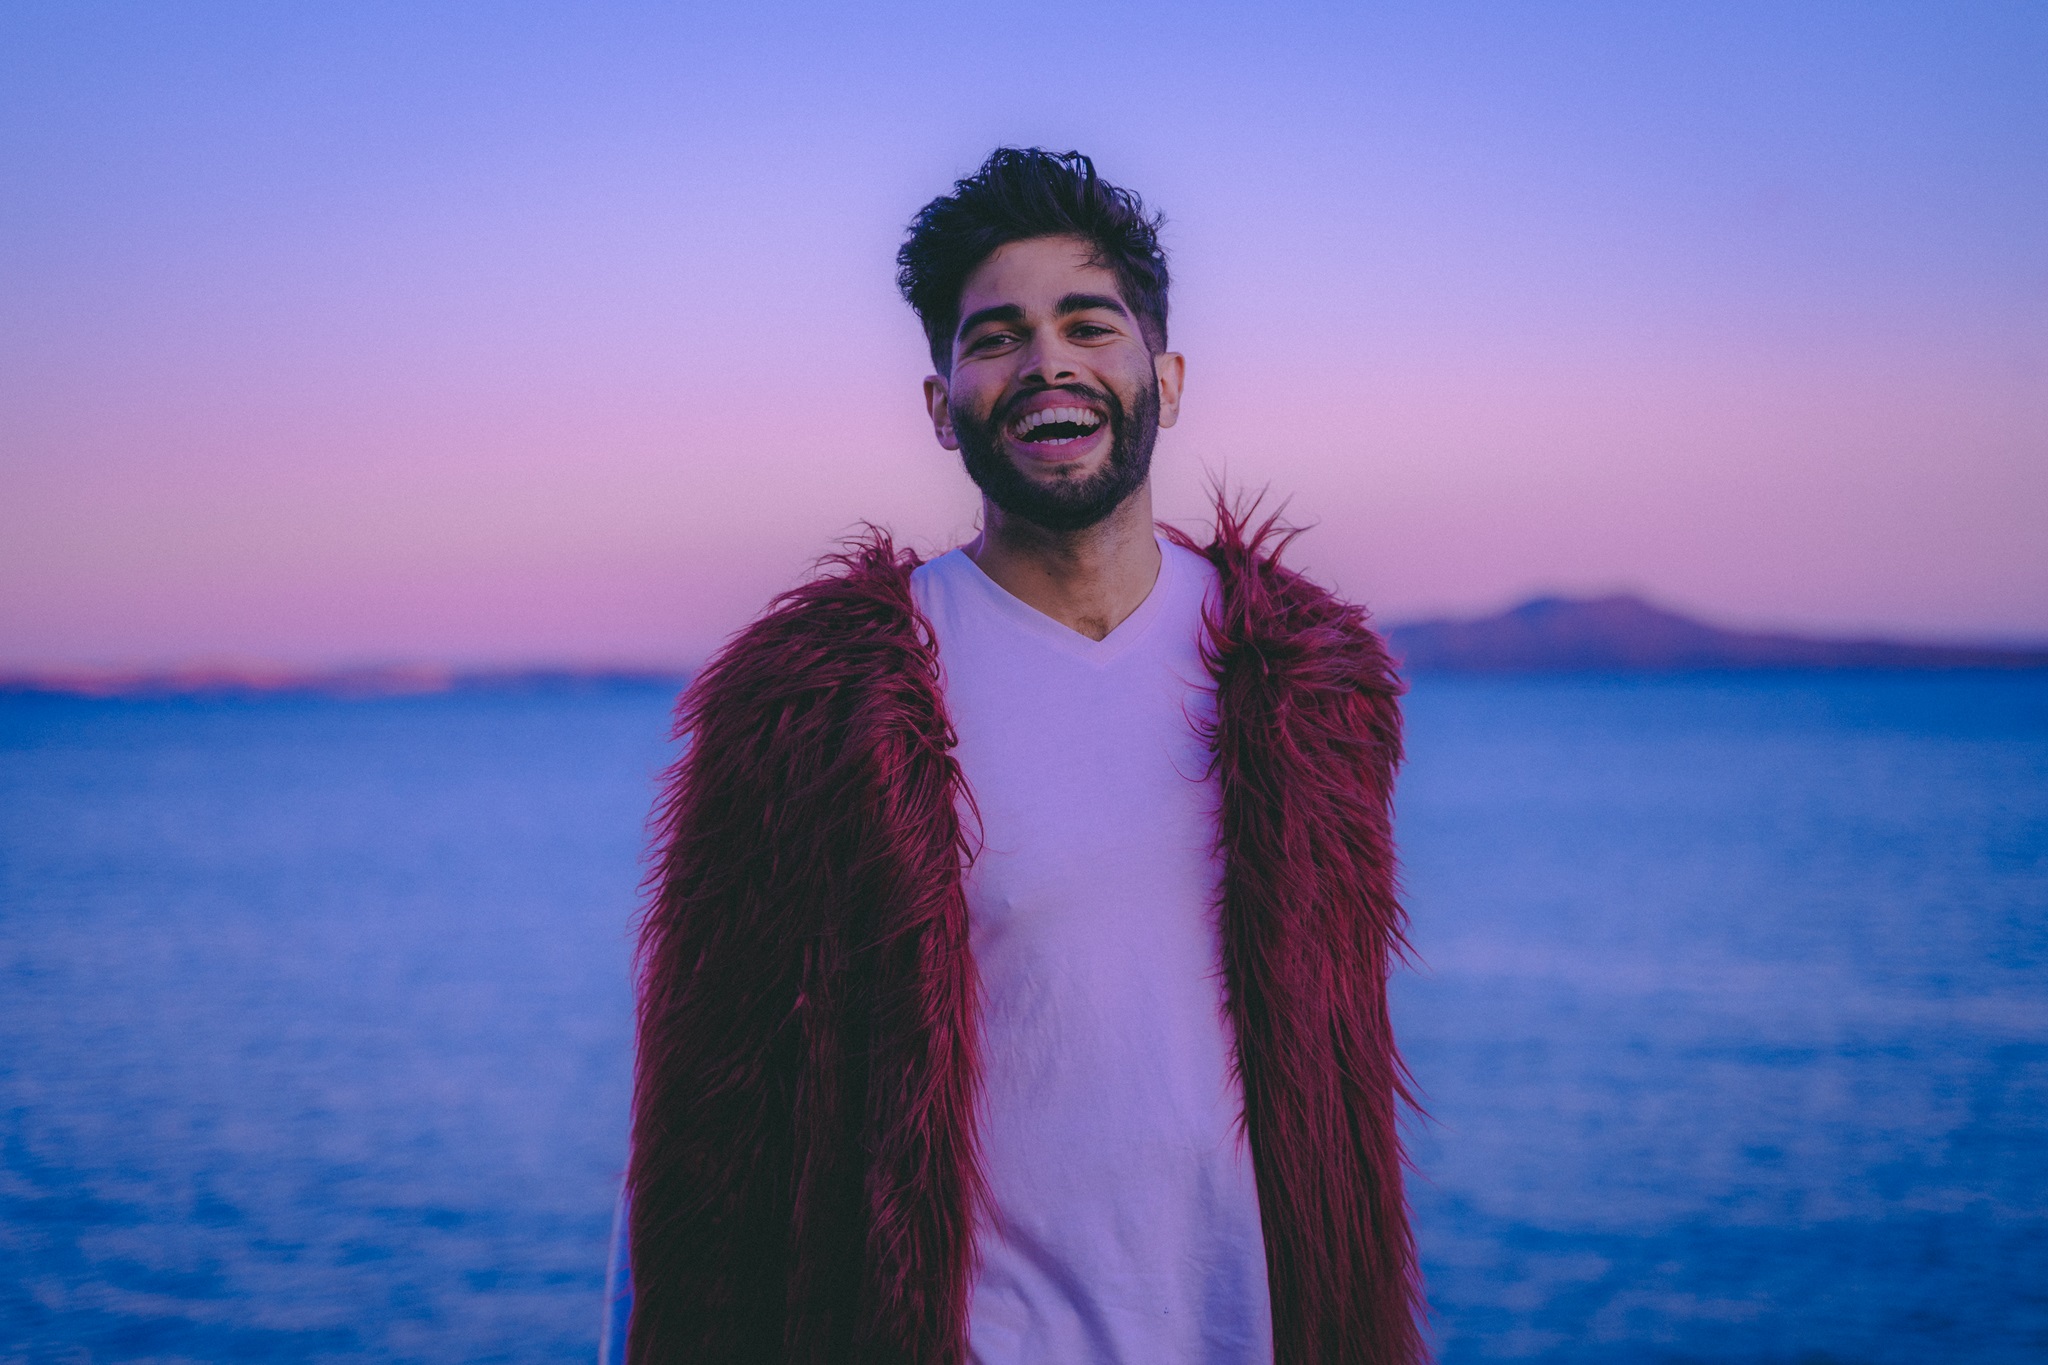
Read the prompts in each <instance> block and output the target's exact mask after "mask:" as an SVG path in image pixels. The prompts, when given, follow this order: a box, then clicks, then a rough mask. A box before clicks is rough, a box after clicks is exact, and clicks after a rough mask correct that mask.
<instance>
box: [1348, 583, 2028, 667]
mask: <svg viewBox="0 0 2048 1365" xmlns="http://www.w3.org/2000/svg"><path fill="white" fill-rule="evenodd" d="M1387 641H1388V644H1389V645H1390V646H1391V648H1392V649H1393V652H1394V655H1395V657H1396V658H1398V659H1399V660H1401V664H1402V669H1403V671H1404V672H1410V673H1708V672H1715V673H1719V672H1736V671H1757V670H1792V669H1834V670H1851V669H1862V670H1873V671H1876V670H1916V671H1920V670H1930V669H2032V668H2048V647H2044V648H2038V649H2023V648H2011V647H2006V646H2000V645H1989V644H1985V645H1953V644H1913V643H1908V642H1905V641H1899V640H1829V639H1819V638H1815V637H1811V636H1805V635H1781V634H1771V633H1766V632H1762V631H1745V630H1723V629H1721V628H1720V627H1718V626H1710V625H1708V624H1706V623H1705V622H1703V621H1695V620H1693V619H1692V618H1691V617H1689V616H1681V615H1679V614H1678V613H1677V612H1674V611H1667V610H1665V609H1664V608H1662V607H1659V606H1655V605H1653V604H1651V603H1649V602H1645V601H1643V600H1642V599H1641V598H1639V597H1629V596H1623V595H1617V596H1612V597H1591V598H1570V597H1538V598H1536V599H1534V600H1533V601H1528V602H1524V603H1523V604H1522V605H1520V606H1518V607H1513V608H1510V609H1509V610H1507V611H1504V612H1501V613H1500V614H1499V615H1497V616H1487V617H1482V618H1479V619H1477V620H1467V621H1414V622H1410V623H1408V624H1406V625H1399V626H1394V627H1393V628H1391V629H1390V630H1389V631H1388V632H1387Z"/></svg>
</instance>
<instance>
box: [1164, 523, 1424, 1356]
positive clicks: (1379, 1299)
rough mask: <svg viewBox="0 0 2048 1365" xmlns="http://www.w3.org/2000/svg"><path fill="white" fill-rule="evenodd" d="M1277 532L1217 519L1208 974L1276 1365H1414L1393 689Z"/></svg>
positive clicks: (1383, 665)
mask: <svg viewBox="0 0 2048 1365" xmlns="http://www.w3.org/2000/svg"><path fill="white" fill-rule="evenodd" d="M1292 538H1293V533H1292V532H1286V531H1282V530H1281V529H1280V527H1279V524H1278V519H1277V518H1268V519H1267V520H1265V521H1264V522H1263V523H1260V524H1259V525H1257V526H1253V525H1251V512H1250V510H1249V509H1242V510H1233V509H1231V508H1230V507H1228V506H1223V505H1219V507H1218V509H1217V518H1216V538H1215V541H1214V542H1213V543H1212V544H1210V545H1209V546H1208V547H1206V548H1204V547H1202V546H1198V545H1196V544H1194V543H1193V542H1192V541H1190V540H1188V539H1187V537H1185V536H1181V535H1177V534H1176V535H1175V539H1176V540H1178V541H1179V542H1180V543H1181V544H1183V545H1185V546H1186V547H1187V548H1188V549H1191V550H1196V551H1198V552H1200V553H1203V554H1206V555H1207V556H1208V557H1209V560H1210V562H1212V563H1213V564H1215V565H1216V567H1217V569H1218V571H1219V574H1220V576H1221V580H1222V586H1223V591H1222V594H1221V600H1220V601H1219V602H1217V603H1216V604H1215V609H1214V610H1213V611H1212V612H1211V613H1210V616H1209V620H1208V639H1207V641H1206V642H1205V654H1206V656H1207V659H1208V662H1209V671H1210V674H1211V676H1212V677H1213V678H1214V679H1215V682H1216V722H1215V731H1214V733H1213V735H1212V736H1211V747H1212V749H1213V750H1214V752H1215V755H1216V772H1217V777H1218V779H1219V782H1220V784H1221V788H1222V812H1221V817H1220V829H1219V830H1218V838H1219V840H1220V842H1221V844H1222V849H1223V855H1224V872H1223V907H1222V911H1223V914H1222V939H1223V959H1224V962H1223V966H1224V980H1225V983H1226V987H1227V989H1228V991H1229V1001H1230V1015H1231V1022H1232V1023H1233V1024H1234V1025H1235V1028H1236V1040H1237V1071H1238V1077H1239V1080H1240V1081H1241V1082H1242V1084H1243V1087H1244V1119H1245V1134H1246V1136H1247V1138H1248V1139H1249V1140H1250V1142H1251V1149H1252V1165H1253V1169H1254V1171H1255V1172H1256V1174H1257V1178H1258V1189H1259V1218H1260V1222H1261V1224H1262V1226H1263V1227H1264V1230H1265V1237H1266V1273H1267V1278H1268V1280H1269V1283H1270V1288H1271V1291H1272V1296H1273V1350H1274V1359H1275V1360H1276V1362H1279V1365H1294V1363H1295V1362H1311V1361H1313V1362H1318V1365H1323V1363H1328V1365H1336V1363H1337V1362H1342V1363H1343V1365H1354V1363H1355V1365H1409V1362H1413V1361H1418V1360H1421V1359H1424V1358H1425V1356H1426V1354H1427V1353H1426V1351H1425V1349H1424V1346H1423V1343H1422V1337H1421V1333H1420V1330H1419V1328H1418V1326H1417V1317H1418V1315H1419V1314H1420V1313H1421V1311H1422V1309H1423V1306H1424V1305H1423V1299H1422V1282H1421V1276H1420V1274H1419V1272H1418V1270H1417V1267H1416V1261H1415V1244H1414V1238H1413V1236H1412V1235H1411V1233H1410V1230H1409V1224H1408V1206H1407V1202H1406V1200H1405V1198H1404V1197H1403V1195H1402V1188H1401V1175H1402V1167H1403V1164H1404V1163H1403V1155H1402V1150H1401V1136H1400V1132H1399V1129H1398V1126H1397V1124H1398V1120H1399V1117H1400V1113H1399V1110H1400V1106H1401V1104H1402V1103H1404V1102H1406V1103H1410V1104H1412V1103H1413V1100H1412V1096H1411V1091H1410V1086H1409V1081H1408V1074H1407V1069H1406V1068H1405V1067H1404V1066H1403V1065H1402V1063H1401V1058H1400V1053H1399V1052H1398V1051H1397V1050H1396V1049H1395V1045H1394V1030H1393V1024H1392V1022H1391V1021H1390V1020H1389V1018H1388V1016H1387V990H1386V981H1387V974H1388V971H1389V969H1390V968H1391V967H1392V965H1393V962H1394V959H1395V957H1396V956H1397V955H1399V954H1401V953H1402V952H1403V951H1405V946H1406V945H1405V943H1404V941H1403V938H1402V929H1403V927H1404V924H1405V918H1406V917H1405V915H1404V914H1403V912H1402V909H1401V905H1400V901H1399V900H1398V898H1397V895H1396V887H1395V878H1394V844H1393V831H1392V821H1391V810H1392V800H1393V784H1394V771H1395V769H1396V768H1397V767H1398V766H1399V765H1400V762H1401V712H1400V707H1399V704H1398V698H1399V697H1400V695H1401V692H1402V690H1403V688H1402V685H1401V683H1400V681H1399V679H1398V678H1397V677H1396V676H1395V672H1394V666H1393V662H1392V660H1390V659H1389V658H1388V656H1387V652H1386V648H1385V646H1384V645H1382V644H1381V642H1380V639H1379V637H1378V636H1377V635H1375V634H1374V633H1373V632H1372V631H1371V630H1370V629H1368V628H1367V626H1366V624H1365V614H1364V613H1363V612H1362V611H1361V610H1360V609H1359V608H1357V607H1355V606H1352V605H1350V604H1349V603H1346V602H1343V601H1340V600H1339V599H1337V598H1336V597H1334V596H1332V595H1331V594H1330V593H1328V592H1326V591H1324V590H1323V589H1322V588H1319V587H1317V586H1316V585H1315V584H1313V583H1311V582H1309V581H1308V580H1307V579H1305V578H1303V577H1301V576H1300V575H1299V574H1296V573H1294V572H1292V571H1291V570H1288V569H1285V568H1283V567H1281V564H1280V552H1281V551H1282V550H1283V549H1285V548H1286V545H1287V542H1288V541H1289V540H1291V539H1292Z"/></svg>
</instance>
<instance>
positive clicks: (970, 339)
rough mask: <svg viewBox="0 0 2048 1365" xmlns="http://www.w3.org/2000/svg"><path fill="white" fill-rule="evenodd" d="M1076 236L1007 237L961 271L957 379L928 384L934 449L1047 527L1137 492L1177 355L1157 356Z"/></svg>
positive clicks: (1002, 504)
mask: <svg viewBox="0 0 2048 1365" xmlns="http://www.w3.org/2000/svg"><path fill="white" fill-rule="evenodd" d="M1090 254H1091V253H1090V249H1089V247H1088V244H1087V243H1085V242H1082V241H1080V240H1078V239H1076V238H1072V237H1037V238H1032V239H1030V240H1028V241H1022V242H1011V243H1009V244H1008V245H1007V246H1004V247H1001V248H999V249H998V250H997V251H996V252H995V253H994V254H993V255H991V256H990V257H989V258H988V259H987V260H986V261H983V262H982V263H981V265H980V266H979V267H978V268H977V269H976V270H975V272H974V273H973V274H972V275H970V276H968V278H967V283H966V284H965V285H964V286H963V287H962V288H961V291H960V324H959V327H958V328H957V329H956V331H955V332H954V335H953V373H952V374H951V376H949V377H948V378H944V379H942V378H940V377H938V376H936V375H934V376H932V377H931V378H929V379H927V380H925V402H926V406H927V407H928V408H929V409H930V412H931V417H932V426H933V429H934V430H935V431H936V432H937V434H938V438H939V444H940V445H943V446H945V447H946V448H947V449H948V450H958V451H959V452H960V454H961V457H962V460H963V461H964V463H965V464H966V466H967V472H968V474H969V475H970V476H971V477H972V478H973V479H974V482H975V483H976V484H977V485H978V486H979V487H980V488H981V491H982V493H983V494H984V495H985V496H986V497H987V498H988V500H989V501H990V502H992V503H994V504H995V505H996V506H997V507H999V508H1001V509H1002V510H1003V511H1004V512H1006V513H1008V514H1010V515H1011V516H1015V517H1021V518H1022V519H1024V520H1026V521H1029V522H1033V523H1035V524H1037V525H1039V526H1043V527H1045V528H1046V529H1048V530H1054V531H1073V530H1079V529H1082V528H1083V527H1087V526H1092V525H1094V524H1095V523H1096V522H1098V521H1101V520H1102V519H1103V518H1104V517H1106V516H1108V515H1109V514H1110V513H1111V512H1113V511H1115V510H1116V509H1117V508H1118V507H1119V506H1121V505H1122V504H1123V503H1124V501H1125V500H1126V499H1128V498H1129V497H1130V496H1131V494H1132V493H1133V492H1135V491H1136V490H1137V489H1138V488H1140V487H1142V486H1143V485H1144V483H1145V480H1146V477H1147V475H1148V474H1149V473H1150V471H1151V464H1152V443H1153V440H1154V438H1155V437H1156V436H1157V434H1158V429H1159V428H1160V427H1162V426H1172V425H1173V422H1174V419H1175V418H1176V417H1177V416H1178V415H1179V409H1180V376H1181V370H1182V362H1181V358H1180V357H1179V356H1177V355H1174V354H1172V353H1171V352H1164V353H1161V354H1160V355H1157V356H1155V355H1153V354H1152V352H1151V350H1150V348H1149V347H1147V346H1146V344H1145V338H1144V335H1143V333H1142V332H1141V331H1140V330H1139V327H1138V319H1137V317H1136V315H1135V314H1134V313H1132V311H1131V309H1130V307H1129V305H1128V304H1127V303H1126V302H1125V301H1124V298H1123V292H1122V290H1121V289H1120V288H1119V287H1118V285H1117V279H1116V274H1115V272H1113V271H1111V270H1108V269H1106V268H1105V267H1103V266H1100V265H1096V264H1094V263H1093V262H1092V261H1091V259H1090Z"/></svg>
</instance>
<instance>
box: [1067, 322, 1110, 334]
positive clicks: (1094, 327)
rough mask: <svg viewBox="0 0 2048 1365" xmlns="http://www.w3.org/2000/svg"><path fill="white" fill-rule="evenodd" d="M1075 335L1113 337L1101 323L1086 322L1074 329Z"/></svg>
mask: <svg viewBox="0 0 2048 1365" xmlns="http://www.w3.org/2000/svg"><path fill="white" fill-rule="evenodd" d="M1073 334H1074V335H1075V336H1077V337H1106V336H1109V335H1111V332H1110V329H1109V328H1107V327H1104V326H1103V325H1102V324H1101V323H1098V322H1084V323H1082V324H1080V325H1079V326H1077V327H1075V328H1074V331H1073Z"/></svg>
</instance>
